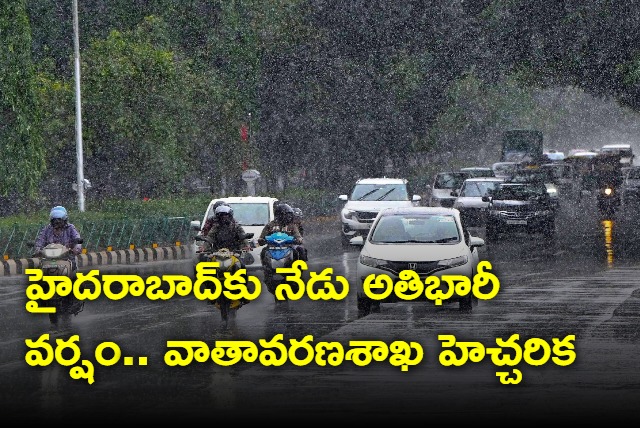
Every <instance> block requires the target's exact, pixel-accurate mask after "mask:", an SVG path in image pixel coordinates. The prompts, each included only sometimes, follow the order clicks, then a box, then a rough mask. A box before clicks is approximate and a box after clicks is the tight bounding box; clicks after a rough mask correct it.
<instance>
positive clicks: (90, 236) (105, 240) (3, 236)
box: [0, 215, 200, 260]
mask: <svg viewBox="0 0 640 428" xmlns="http://www.w3.org/2000/svg"><path fill="white" fill-rule="evenodd" d="M192 219H200V216H194V215H185V216H180V217H149V218H142V219H125V220H100V221H83V220H79V221H74V222H73V224H74V226H75V227H76V228H77V229H78V231H79V232H80V236H82V239H83V241H84V243H83V244H82V246H83V248H84V249H85V250H86V251H87V252H97V251H112V250H123V249H131V248H138V247H164V246H174V245H182V244H185V243H188V242H189V241H190V239H191V236H192V235H193V231H191V230H190V228H189V223H190V222H191V220H192ZM44 226H45V225H44V224H42V225H21V224H18V223H14V224H13V225H12V226H10V227H5V228H3V229H0V250H1V251H2V255H3V257H4V259H5V260H7V259H18V258H26V257H30V256H31V254H32V252H33V249H32V247H31V246H29V245H28V243H29V242H33V241H35V239H36V237H37V236H38V232H39V231H40V229H41V228H43V227H44Z"/></svg>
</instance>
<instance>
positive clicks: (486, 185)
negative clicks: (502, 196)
mask: <svg viewBox="0 0 640 428" xmlns="http://www.w3.org/2000/svg"><path fill="white" fill-rule="evenodd" d="M498 184H499V182H497V181H465V182H464V184H463V185H462V189H461V190H460V196H463V197H466V198H469V197H479V198H481V197H483V196H486V195H489V194H490V193H492V192H493V190H494V189H495V188H496V187H498Z"/></svg>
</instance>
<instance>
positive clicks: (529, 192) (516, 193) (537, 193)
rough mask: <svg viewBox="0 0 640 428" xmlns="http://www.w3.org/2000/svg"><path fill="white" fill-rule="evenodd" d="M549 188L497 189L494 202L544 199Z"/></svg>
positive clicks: (519, 187)
mask: <svg viewBox="0 0 640 428" xmlns="http://www.w3.org/2000/svg"><path fill="white" fill-rule="evenodd" d="M546 194H547V188H546V187H545V186H544V185H542V186H500V187H498V188H497V189H496V191H495V193H494V196H493V199H494V200H509V201H526V200H529V199H532V198H535V197H544V196H545V195H546Z"/></svg>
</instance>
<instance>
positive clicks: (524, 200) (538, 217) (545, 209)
mask: <svg viewBox="0 0 640 428" xmlns="http://www.w3.org/2000/svg"><path fill="white" fill-rule="evenodd" d="M482 200H483V201H485V202H489V206H488V211H487V214H488V215H487V226H486V237H487V240H495V239H496V238H497V236H498V234H499V233H503V232H527V233H542V234H544V235H545V236H546V237H553V236H555V213H556V211H555V210H554V209H553V202H552V200H551V197H550V196H549V193H548V192H547V188H546V186H545V185H544V184H543V183H541V182H528V183H507V182H505V183H501V184H500V185H499V186H498V187H497V188H496V189H495V191H494V192H493V195H491V196H484V197H483V198H482Z"/></svg>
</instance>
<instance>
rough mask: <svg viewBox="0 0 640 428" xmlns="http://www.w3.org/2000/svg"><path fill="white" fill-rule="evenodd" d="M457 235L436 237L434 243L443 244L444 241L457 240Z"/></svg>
mask: <svg viewBox="0 0 640 428" xmlns="http://www.w3.org/2000/svg"><path fill="white" fill-rule="evenodd" d="M457 240H458V237H457V236H450V237H448V238H441V239H436V240H435V241H433V242H435V243H436V244H443V243H445V242H451V241H457Z"/></svg>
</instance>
